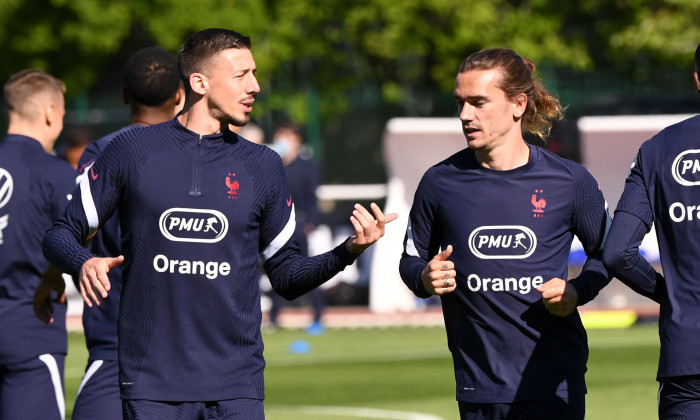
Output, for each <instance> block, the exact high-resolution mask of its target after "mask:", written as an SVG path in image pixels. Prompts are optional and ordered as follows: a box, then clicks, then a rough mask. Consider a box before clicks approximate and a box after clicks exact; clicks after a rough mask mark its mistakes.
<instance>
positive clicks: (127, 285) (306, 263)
mask: <svg viewBox="0 0 700 420" xmlns="http://www.w3.org/2000/svg"><path fill="white" fill-rule="evenodd" d="M117 209H118V214H119V222H120V224H121V233H122V252H123V255H124V256H125V261H124V264H123V267H122V268H123V279H122V280H123V281H122V294H121V303H120V308H119V323H118V325H119V326H118V339H119V367H120V389H121V397H122V398H123V399H146V400H157V401H216V400H226V399H235V398H256V399H262V398H263V397H264V386H263V368H264V366H265V362H264V360H263V354H262V351H263V343H262V338H261V335H260V324H261V321H262V314H261V310H260V290H259V287H258V277H259V271H258V261H259V258H260V257H262V259H263V261H264V267H265V270H266V272H267V273H268V276H269V277H270V280H271V283H272V285H273V287H274V288H275V290H276V291H277V292H278V293H279V294H280V295H282V296H284V297H286V298H289V299H291V298H295V297H298V296H300V295H302V294H304V293H306V292H308V291H309V290H311V289H312V288H314V287H316V286H318V285H320V284H321V283H323V282H324V281H326V280H327V279H329V278H331V277H332V276H334V275H335V274H337V273H338V272H339V271H340V270H342V269H343V268H344V267H345V266H346V265H347V264H350V263H352V262H353V261H354V256H353V255H351V254H350V253H349V252H348V251H347V249H346V247H345V245H344V244H341V245H339V246H338V247H336V248H335V249H334V250H332V251H329V252H327V253H325V254H322V255H319V256H316V257H312V258H304V257H302V256H301V255H300V251H299V249H298V247H297V246H296V243H295V242H294V241H290V238H291V236H292V233H293V231H294V224H295V223H294V206H293V203H292V199H291V196H290V194H289V191H288V189H287V184H286V181H285V177H284V169H283V166H282V162H281V160H280V158H279V156H278V155H277V154H276V153H275V152H274V151H273V150H271V149H269V148H268V147H265V146H262V145H257V144H254V143H251V142H248V141H245V140H242V139H241V138H240V137H238V135H236V134H235V133H232V132H230V131H225V132H223V133H219V134H214V135H207V136H202V135H199V134H196V133H194V132H192V131H190V130H188V129H187V128H186V127H184V126H183V125H181V124H180V122H179V121H178V120H177V118H176V119H173V120H171V121H169V122H166V123H162V124H157V125H153V126H150V127H145V128H142V129H137V130H130V131H125V132H123V133H121V134H120V135H118V136H117V137H116V138H115V139H114V140H113V141H112V142H111V143H110V144H109V146H107V148H106V149H105V150H104V151H103V152H102V154H101V155H100V156H99V158H98V159H97V161H96V162H95V164H94V165H93V166H91V167H90V168H89V169H88V170H86V171H85V175H84V176H83V177H82V178H81V182H80V188H79V191H78V193H77V197H76V199H75V200H73V202H72V203H71V204H70V205H69V206H68V208H67V210H66V213H65V216H64V217H62V218H60V219H59V220H58V221H56V222H55V223H54V226H53V227H52V229H51V230H49V231H48V232H47V235H46V237H45V240H44V252H45V254H46V255H47V257H48V258H49V260H50V261H52V262H53V263H54V264H56V265H57V266H58V267H59V268H62V269H64V270H66V271H67V272H69V273H71V274H73V275H76V274H77V273H78V272H79V270H80V267H81V266H82V265H83V263H84V262H85V261H87V260H88V259H89V258H91V257H92V256H93V254H92V253H91V252H90V251H88V250H86V249H84V248H82V247H81V246H80V245H79V241H81V240H83V239H84V238H86V237H88V236H89V235H90V234H91V232H92V231H94V229H97V228H99V227H100V226H101V225H102V224H104V222H105V221H106V220H108V219H109V217H111V215H112V214H113V213H114V211H115V210H117Z"/></svg>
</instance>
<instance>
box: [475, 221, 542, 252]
mask: <svg viewBox="0 0 700 420" xmlns="http://www.w3.org/2000/svg"><path fill="white" fill-rule="evenodd" d="M536 248H537V236H535V232H533V231H532V230H530V228H527V227H525V226H481V227H479V228H476V229H474V231H472V233H471V234H470V235H469V249H470V250H471V251H472V254H474V255H475V256H476V257H478V258H481V259H483V260H494V259H503V260H515V259H523V258H527V257H529V256H530V255H532V253H533V252H535V249H536Z"/></svg>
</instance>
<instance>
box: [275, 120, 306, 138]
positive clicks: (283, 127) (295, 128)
mask: <svg viewBox="0 0 700 420" xmlns="http://www.w3.org/2000/svg"><path fill="white" fill-rule="evenodd" d="M278 131H291V132H292V133H294V135H296V136H297V137H299V139H301V141H302V142H303V141H304V129H303V128H302V127H301V126H300V125H299V124H295V123H293V122H285V123H282V124H280V125H278V126H277V128H276V129H275V133H277V132H278Z"/></svg>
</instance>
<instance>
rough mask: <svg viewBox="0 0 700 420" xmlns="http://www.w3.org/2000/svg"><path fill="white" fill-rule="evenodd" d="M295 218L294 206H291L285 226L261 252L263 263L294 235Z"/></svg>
mask: <svg viewBox="0 0 700 420" xmlns="http://www.w3.org/2000/svg"><path fill="white" fill-rule="evenodd" d="M296 224H297V222H296V217H295V215H294V204H292V212H291V213H290V214H289V220H287V224H286V225H285V226H284V229H282V231H281V232H280V233H279V234H278V235H277V237H275V239H273V240H272V242H270V245H268V246H267V248H265V249H264V250H263V252H262V260H263V262H265V261H267V259H268V258H270V257H271V256H273V255H275V254H276V253H277V251H279V250H280V249H281V248H282V247H283V246H284V245H285V244H286V243H287V242H289V240H290V239H291V238H292V235H293V234H294V229H295V228H296Z"/></svg>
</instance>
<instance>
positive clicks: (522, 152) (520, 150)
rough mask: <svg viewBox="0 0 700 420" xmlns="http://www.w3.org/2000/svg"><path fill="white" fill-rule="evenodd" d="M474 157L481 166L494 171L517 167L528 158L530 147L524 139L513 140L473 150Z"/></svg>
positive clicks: (525, 162)
mask: <svg viewBox="0 0 700 420" xmlns="http://www.w3.org/2000/svg"><path fill="white" fill-rule="evenodd" d="M475 153H476V159H477V160H478V161H479V163H481V165H482V166H484V167H486V168H489V169H493V170H496V171H507V170H510V169H515V168H519V167H521V166H524V165H526V164H527V162H528V161H529V160H530V147H529V146H528V145H527V143H525V140H523V139H522V137H521V138H520V140H519V141H513V142H509V143H504V144H502V145H499V146H496V147H494V148H493V149H489V150H475Z"/></svg>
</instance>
